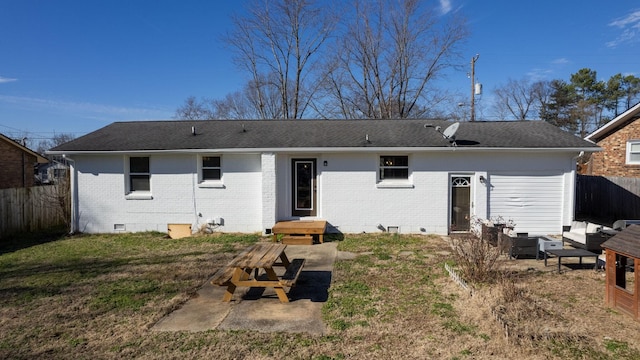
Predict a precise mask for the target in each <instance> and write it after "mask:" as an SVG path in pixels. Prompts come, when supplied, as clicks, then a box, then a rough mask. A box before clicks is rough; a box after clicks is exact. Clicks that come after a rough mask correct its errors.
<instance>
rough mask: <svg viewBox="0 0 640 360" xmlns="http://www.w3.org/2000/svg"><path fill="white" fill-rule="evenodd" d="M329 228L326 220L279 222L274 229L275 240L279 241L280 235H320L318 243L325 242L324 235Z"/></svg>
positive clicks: (272, 230) (272, 229)
mask: <svg viewBox="0 0 640 360" xmlns="http://www.w3.org/2000/svg"><path fill="white" fill-rule="evenodd" d="M326 228H327V222H326V221H325V220H293V221H278V222H277V223H276V224H275V225H274V226H273V227H272V228H271V232H272V233H273V240H274V241H277V239H278V234H284V235H285V236H287V235H318V241H320V243H321V244H322V243H323V242H324V239H323V235H324V232H325V231H326Z"/></svg>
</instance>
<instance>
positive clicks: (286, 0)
mask: <svg viewBox="0 0 640 360" xmlns="http://www.w3.org/2000/svg"><path fill="white" fill-rule="evenodd" d="M246 9H247V13H248V15H247V16H242V17H235V18H234V20H233V23H234V30H233V31H232V32H231V33H229V34H228V35H227V36H226V38H225V40H226V42H227V44H229V45H230V47H231V48H232V49H233V50H234V51H235V53H236V56H235V61H236V63H237V64H238V65H239V66H240V67H241V68H242V69H245V70H247V71H248V72H249V74H250V76H251V83H252V84H253V87H254V88H253V90H254V91H255V94H254V95H253V96H252V97H250V99H251V100H252V102H253V104H254V106H255V107H256V111H257V113H258V115H259V116H258V117H259V118H262V119H269V118H274V117H278V118H285V119H298V118H302V117H303V116H304V113H305V111H306V110H307V108H308V106H309V104H310V102H311V101H312V98H313V96H314V93H315V91H316V86H317V83H316V82H313V81H312V79H310V78H309V76H310V74H311V73H312V72H313V70H314V68H315V66H316V64H317V61H318V59H319V57H317V56H316V55H317V53H318V52H319V51H320V50H321V48H322V46H323V45H324V43H325V42H326V40H327V39H328V38H329V35H330V34H331V33H332V31H333V29H334V26H335V18H334V17H333V16H331V11H329V10H330V9H327V8H326V7H325V9H322V8H321V7H320V5H319V2H317V1H314V0H273V1H264V0H263V1H260V0H254V1H251V2H250V3H249V4H248V6H247V7H246ZM273 89H276V90H277V93H278V95H279V98H278V100H279V101H278V105H279V107H280V109H279V111H273V110H271V111H270V105H271V103H270V102H271V101H272V98H271V96H270V95H271V92H272V91H273Z"/></svg>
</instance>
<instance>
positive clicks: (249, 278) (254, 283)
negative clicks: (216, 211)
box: [211, 243, 305, 303]
mask: <svg viewBox="0 0 640 360" xmlns="http://www.w3.org/2000/svg"><path fill="white" fill-rule="evenodd" d="M286 247H287V245H284V244H278V243H259V244H255V245H252V246H250V247H248V248H247V249H245V250H244V251H242V252H241V253H240V254H238V255H237V256H236V257H235V258H233V260H231V261H230V262H229V263H228V264H227V265H226V266H225V267H223V268H221V269H220V270H218V272H216V274H215V275H214V276H213V278H212V279H211V283H212V284H214V285H219V286H226V287H227V290H226V291H225V293H224V296H223V298H222V301H224V302H229V301H231V298H232V297H233V293H234V292H235V290H236V288H237V287H242V286H245V287H264V288H273V289H274V291H275V292H276V294H277V295H278V298H279V299H280V301H281V302H284V303H287V302H289V297H288V296H287V293H286V292H285V290H284V288H291V287H293V286H294V285H295V284H296V281H297V280H298V277H299V276H300V273H301V272H302V267H303V266H304V263H305V259H294V260H292V261H289V259H288V258H287V255H286V254H285V252H284V250H285V249H286ZM278 266H281V267H284V268H285V272H284V274H283V275H281V276H278V275H277V274H276V272H275V270H274V269H273V268H274V267H278ZM261 270H264V272H265V273H266V279H265V278H264V276H262V277H260V271H261Z"/></svg>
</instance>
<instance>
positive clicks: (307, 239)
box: [281, 235, 313, 245]
mask: <svg viewBox="0 0 640 360" xmlns="http://www.w3.org/2000/svg"><path fill="white" fill-rule="evenodd" d="M281 241H282V243H283V244H287V245H313V236H311V235H285V236H284V237H282V240H281Z"/></svg>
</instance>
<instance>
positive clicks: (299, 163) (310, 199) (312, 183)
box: [291, 159, 317, 216]
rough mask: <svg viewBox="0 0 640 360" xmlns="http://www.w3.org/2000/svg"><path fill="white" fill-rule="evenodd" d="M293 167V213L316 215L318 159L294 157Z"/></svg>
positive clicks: (295, 214) (296, 214) (297, 214)
mask: <svg viewBox="0 0 640 360" xmlns="http://www.w3.org/2000/svg"><path fill="white" fill-rule="evenodd" d="M291 168H292V170H293V174H292V182H293V186H292V192H293V193H292V196H291V198H292V199H293V204H292V209H291V213H292V215H294V216H316V214H317V201H316V200H317V196H316V159H293V160H292V161H291Z"/></svg>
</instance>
